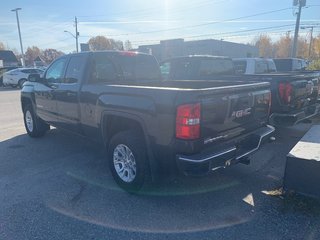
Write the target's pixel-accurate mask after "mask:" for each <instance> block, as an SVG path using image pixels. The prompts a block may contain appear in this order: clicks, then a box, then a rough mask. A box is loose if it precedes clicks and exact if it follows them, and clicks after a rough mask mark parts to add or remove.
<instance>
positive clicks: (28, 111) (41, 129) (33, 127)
mask: <svg viewBox="0 0 320 240" xmlns="http://www.w3.org/2000/svg"><path fill="white" fill-rule="evenodd" d="M23 115H24V118H23V119H24V126H25V128H26V130H27V133H28V135H29V136H30V137H42V136H43V135H44V134H45V133H46V131H47V130H48V129H49V128H50V126H49V125H48V124H46V123H45V122H44V121H43V120H41V119H40V118H38V117H37V116H36V115H35V113H34V111H33V108H32V105H27V106H26V107H25V108H24V110H23Z"/></svg>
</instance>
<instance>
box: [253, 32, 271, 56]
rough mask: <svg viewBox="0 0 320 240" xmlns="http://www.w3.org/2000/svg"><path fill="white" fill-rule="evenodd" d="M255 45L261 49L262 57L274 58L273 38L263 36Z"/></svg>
mask: <svg viewBox="0 0 320 240" xmlns="http://www.w3.org/2000/svg"><path fill="white" fill-rule="evenodd" d="M254 45H255V46H256V47H257V48H258V49H259V56H260V57H273V44H272V41H271V38H270V37H269V36H268V35H266V34H261V35H260V36H259V37H258V38H257V39H256V40H255V43H254Z"/></svg>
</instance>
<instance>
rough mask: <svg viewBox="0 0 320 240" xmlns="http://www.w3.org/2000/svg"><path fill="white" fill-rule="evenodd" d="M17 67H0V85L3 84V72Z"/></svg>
mask: <svg viewBox="0 0 320 240" xmlns="http://www.w3.org/2000/svg"><path fill="white" fill-rule="evenodd" d="M16 68H18V67H0V87H1V86H3V74H4V73H5V72H8V71H10V70H13V69H16Z"/></svg>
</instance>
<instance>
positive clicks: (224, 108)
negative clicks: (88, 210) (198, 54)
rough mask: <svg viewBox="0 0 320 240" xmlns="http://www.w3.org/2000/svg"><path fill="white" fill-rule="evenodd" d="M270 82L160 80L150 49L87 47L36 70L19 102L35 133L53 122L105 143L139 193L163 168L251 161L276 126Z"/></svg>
mask: <svg viewBox="0 0 320 240" xmlns="http://www.w3.org/2000/svg"><path fill="white" fill-rule="evenodd" d="M269 85H270V84H269V83H265V82H256V83H254V82H250V83H246V82H240V81H239V82H235V81H224V80H221V81H215V82H212V81H198V80H197V81H192V80H185V81H162V79H161V74H160V68H159V64H158V62H157V61H156V59H155V58H154V57H153V56H151V55H146V54H140V53H134V52H121V51H106V52H86V53H79V54H70V55H66V56H63V57H60V58H59V59H57V60H55V61H54V62H53V63H52V64H51V65H50V66H49V67H48V68H47V70H46V71H45V73H44V75H43V77H40V76H39V75H37V74H33V75H30V77H29V81H28V82H26V83H25V84H24V86H23V89H22V91H21V104H22V111H23V114H24V123H25V128H26V131H27V133H28V134H29V135H30V136H31V137H40V136H43V135H44V134H45V132H46V131H47V130H49V129H50V125H52V126H55V127H58V128H64V129H67V130H70V131H73V132H76V133H79V134H81V135H84V136H86V137H88V138H91V139H93V140H96V141H99V142H101V143H103V145H104V146H105V147H106V148H107V160H108V164H109V167H110V170H111V172H112V175H113V177H114V179H115V181H116V182H117V183H118V185H119V186H120V187H122V188H123V189H125V190H127V191H129V192H134V191H138V190H139V189H140V188H141V187H142V185H143V184H144V183H145V182H146V181H148V180H151V181H152V180H155V179H157V177H156V176H158V177H159V176H162V174H163V175H165V174H169V173H170V175H171V174H172V173H177V172H178V173H179V172H182V173H184V174H205V173H208V172H209V171H211V170H215V169H218V168H224V167H226V166H229V165H232V164H235V163H238V162H242V161H243V162H246V163H247V160H246V157H247V156H248V155H249V154H251V153H253V152H254V151H256V150H258V149H259V147H260V146H261V144H263V143H264V142H266V141H268V140H270V137H271V136H272V135H273V132H274V128H273V127H272V126H269V125H267V121H268V114H269V106H270V101H271V96H270V90H269Z"/></svg>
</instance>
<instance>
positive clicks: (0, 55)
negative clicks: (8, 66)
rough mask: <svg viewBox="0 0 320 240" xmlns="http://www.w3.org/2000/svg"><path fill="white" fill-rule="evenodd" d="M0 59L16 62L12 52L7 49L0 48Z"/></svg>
mask: <svg viewBox="0 0 320 240" xmlns="http://www.w3.org/2000/svg"><path fill="white" fill-rule="evenodd" d="M0 60H3V61H4V62H18V60H17V58H16V56H15V55H14V53H13V52H12V51H9V50H0Z"/></svg>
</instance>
